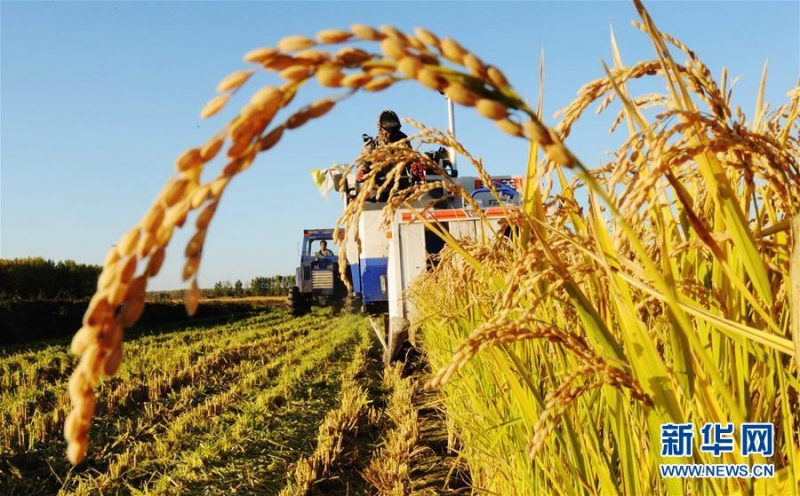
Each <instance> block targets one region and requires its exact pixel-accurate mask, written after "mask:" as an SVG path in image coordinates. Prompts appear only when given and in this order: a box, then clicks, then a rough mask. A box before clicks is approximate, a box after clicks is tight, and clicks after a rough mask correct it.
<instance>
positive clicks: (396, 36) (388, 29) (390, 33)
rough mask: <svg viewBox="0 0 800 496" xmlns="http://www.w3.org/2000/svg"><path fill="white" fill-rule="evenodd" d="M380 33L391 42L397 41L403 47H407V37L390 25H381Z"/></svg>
mask: <svg viewBox="0 0 800 496" xmlns="http://www.w3.org/2000/svg"><path fill="white" fill-rule="evenodd" d="M380 32H381V33H383V34H385V35H386V36H387V37H389V38H391V39H393V40H397V41H399V42H400V43H402V44H403V45H408V37H406V34H405V33H403V32H402V31H400V30H399V29H397V28H396V27H394V26H392V25H389V24H383V25H381V27H380Z"/></svg>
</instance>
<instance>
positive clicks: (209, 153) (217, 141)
mask: <svg viewBox="0 0 800 496" xmlns="http://www.w3.org/2000/svg"><path fill="white" fill-rule="evenodd" d="M225 138H226V136H225V134H224V133H220V134H218V135H217V136H214V137H213V138H211V139H210V140H208V142H206V144H205V145H203V148H201V149H200V156H201V157H202V159H203V162H210V161H212V160H213V159H214V157H216V156H217V153H219V151H220V150H221V149H222V146H223V145H224V144H225Z"/></svg>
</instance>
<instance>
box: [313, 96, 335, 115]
mask: <svg viewBox="0 0 800 496" xmlns="http://www.w3.org/2000/svg"><path fill="white" fill-rule="evenodd" d="M334 105H336V101H334V100H331V99H330V98H323V99H322V100H317V101H316V102H314V103H312V104H311V105H310V106H309V107H308V117H309V118H310V119H317V118H319V117H322V116H323V115H325V114H327V113H328V112H330V110H331V109H332V108H333V106H334Z"/></svg>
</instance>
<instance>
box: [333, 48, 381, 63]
mask: <svg viewBox="0 0 800 496" xmlns="http://www.w3.org/2000/svg"><path fill="white" fill-rule="evenodd" d="M336 58H337V59H338V60H339V62H341V63H342V65H344V66H345V67H358V66H360V65H361V64H363V63H364V62H366V61H368V60H372V55H370V54H369V53H367V52H365V51H364V50H361V49H360V48H353V47H344V48H342V49H341V50H339V51H338V52H337V53H336Z"/></svg>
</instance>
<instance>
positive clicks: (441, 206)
mask: <svg viewBox="0 0 800 496" xmlns="http://www.w3.org/2000/svg"><path fill="white" fill-rule="evenodd" d="M449 110H450V132H451V133H452V132H453V119H452V103H451V104H450V105H449ZM367 138H368V137H366V136H365V140H366V139H367ZM426 153H427V155H428V157H430V158H432V159H434V160H435V161H437V162H438V163H439V168H440V169H441V170H443V171H445V172H446V173H447V174H448V176H449V177H448V178H444V177H442V176H439V175H427V176H426V178H425V181H426V182H432V181H441V180H451V181H453V182H455V183H456V184H458V185H460V186H461V187H462V188H464V190H465V191H466V192H467V193H469V194H470V195H471V197H472V199H473V200H475V202H476V203H477V204H478V205H479V206H480V208H481V209H482V210H483V213H484V216H485V217H486V218H487V219H488V224H489V225H486V223H483V222H482V221H481V217H480V216H479V215H478V213H477V212H475V211H474V210H472V207H471V206H469V204H468V203H467V202H466V201H465V200H464V199H463V198H461V197H453V196H447V195H446V192H445V191H441V190H440V191H439V192H438V193H439V194H442V196H441V197H437V194H436V193H437V192H436V191H432V192H430V193H429V194H428V195H426V196H425V197H422V198H420V199H419V200H418V201H415V202H414V205H413V207H414V208H415V209H418V210H416V213H415V210H411V209H400V210H398V211H396V212H395V214H394V217H393V218H392V220H391V223H390V225H389V227H388V228H386V227H382V224H383V216H384V212H383V209H384V207H385V206H386V201H381V200H386V198H378V199H375V201H370V202H367V203H365V204H364V206H363V211H362V212H361V214H360V215H359V218H358V232H357V233H356V232H354V231H353V230H348V231H346V233H345V240H346V241H345V244H344V246H343V252H344V253H343V254H342V253H340V257H339V260H340V261H341V262H344V261H345V260H346V263H347V264H348V267H347V278H348V279H349V280H350V282H351V284H352V288H353V289H352V294H351V295H350V298H351V300H352V301H353V302H354V303H355V304H354V306H355V307H356V308H358V309H360V310H362V311H363V312H364V313H366V314H368V315H369V316H370V322H371V323H372V327H373V329H374V330H375V333H376V335H377V336H378V339H379V341H380V342H381V345H382V346H383V349H384V355H383V356H384V362H385V363H387V364H388V363H389V362H391V361H393V360H395V359H397V358H400V355H401V354H402V353H401V352H402V350H404V349H405V347H406V346H407V343H410V344H411V345H415V343H414V339H413V337H414V336H413V332H411V335H410V334H409V331H410V329H409V327H410V323H411V322H412V321H413V313H414V308H413V304H412V303H411V302H410V301H409V300H408V299H407V298H406V290H407V289H408V287H409V284H410V283H411V281H413V280H414V279H415V278H416V277H417V276H419V275H420V274H422V273H423V272H424V271H426V270H428V269H430V268H431V267H432V266H433V265H435V263H436V259H437V257H436V255H437V254H438V253H439V251H440V250H441V249H442V248H444V246H445V242H444V241H443V240H442V239H441V238H440V237H439V236H438V235H437V234H436V233H435V232H434V231H432V230H431V229H429V228H428V227H426V223H425V222H423V221H422V220H421V219H420V214H419V212H423V211H424V214H422V215H423V216H424V219H425V221H427V222H428V223H429V224H435V225H436V226H437V227H438V228H439V229H443V230H446V231H448V232H449V233H450V235H451V236H452V237H453V238H454V239H456V240H458V239H463V238H471V239H478V240H486V239H490V237H491V236H493V235H494V233H498V232H502V231H501V229H502V227H501V225H500V223H501V221H502V220H503V219H504V218H505V217H506V216H507V215H508V209H509V208H516V207H517V206H518V205H519V204H520V191H521V186H522V178H521V177H512V176H499V177H494V178H492V182H493V183H494V186H495V191H496V192H497V195H495V194H494V193H493V192H492V191H491V190H490V189H489V188H488V187H486V186H487V185H484V184H483V182H482V181H481V179H480V178H478V177H459V176H458V170H457V169H456V164H455V156H454V154H453V152H452V151H450V153H447V150H445V149H444V148H440V149H439V150H438V151H437V152H426ZM323 173H324V174H326V175H328V177H326V180H328V181H332V185H333V188H334V189H335V190H336V191H337V192H339V193H340V195H341V196H342V198H343V199H344V202H345V206H346V205H347V203H348V202H349V201H350V200H351V199H352V198H353V197H355V195H357V194H358V192H359V191H360V189H361V187H362V184H360V183H358V182H357V181H356V173H355V172H352V173H350V174H348V175H347V176H343V175H342V173H341V169H338V168H332V169H328V170H326V171H323ZM372 196H373V197H374V194H373V195H372ZM434 199H436V200H437V204H436V207H435V208H432V209H431V208H429V209H427V210H425V206H427V204H428V203H429V201H431V200H434ZM357 240H358V241H357ZM342 255H344V256H342ZM381 321H382V322H381ZM411 331H413V330H411Z"/></svg>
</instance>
